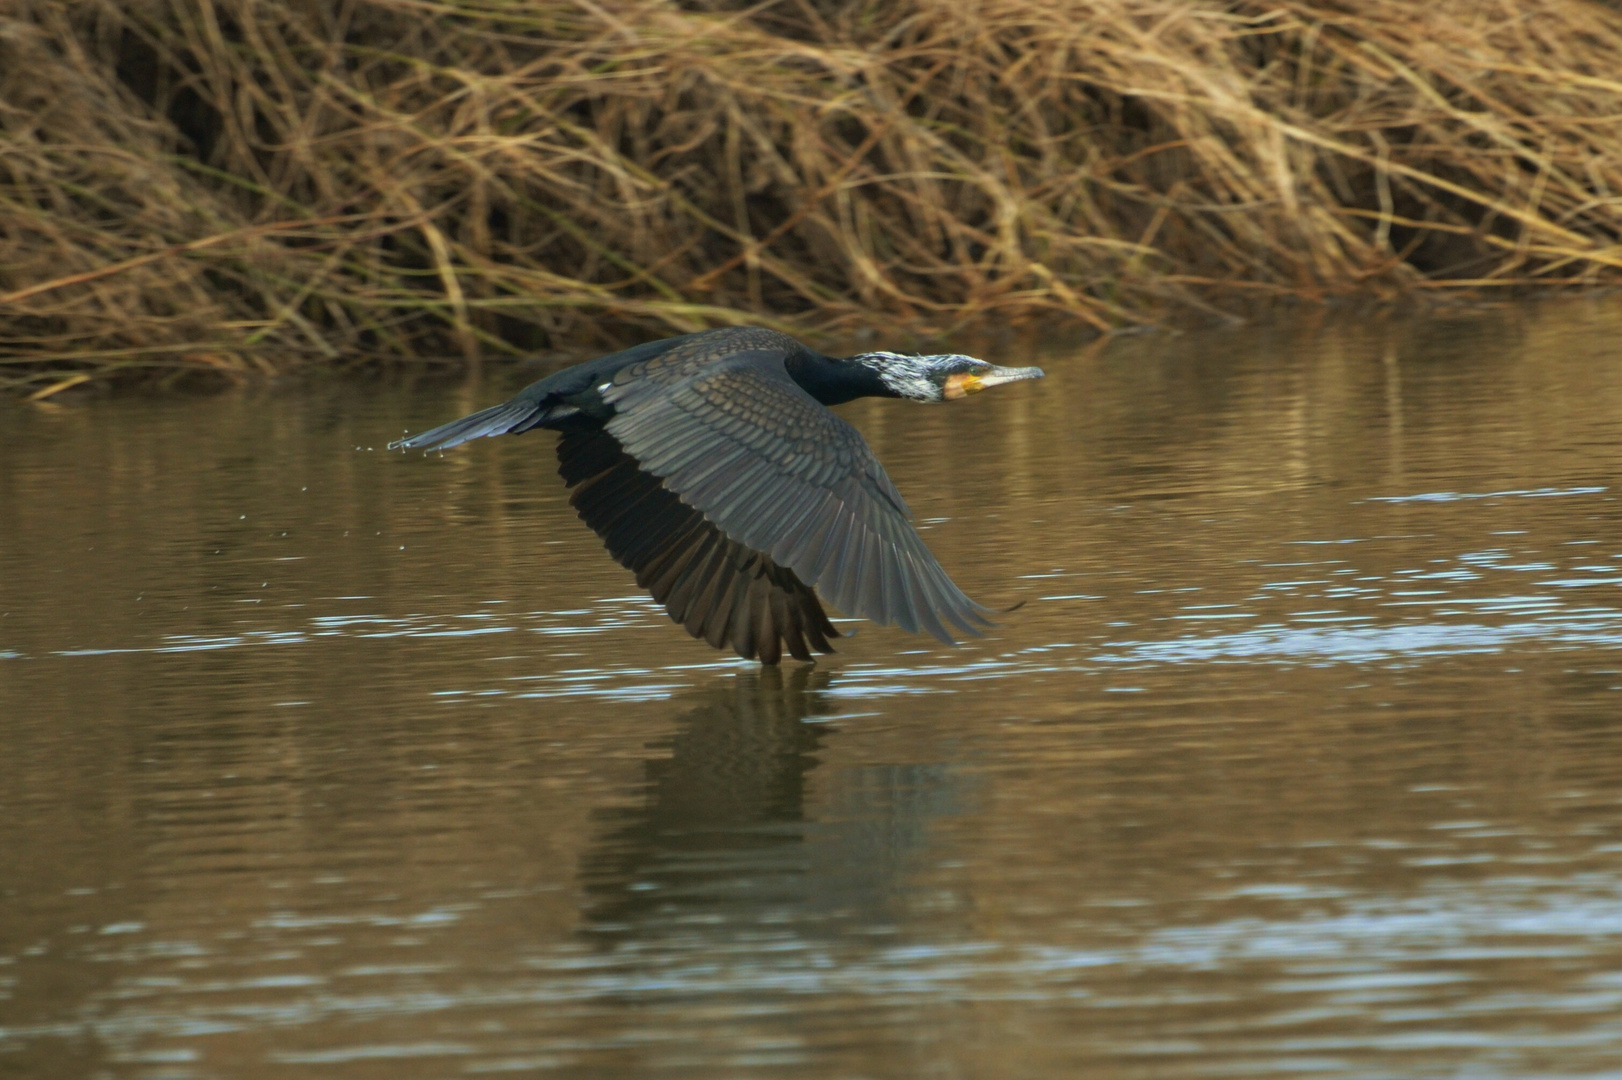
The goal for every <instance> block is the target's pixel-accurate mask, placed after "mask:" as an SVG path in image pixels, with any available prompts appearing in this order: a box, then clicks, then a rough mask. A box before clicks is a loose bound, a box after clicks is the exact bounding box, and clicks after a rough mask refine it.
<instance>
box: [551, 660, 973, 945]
mask: <svg viewBox="0 0 1622 1080" xmlns="http://www.w3.org/2000/svg"><path fill="white" fill-rule="evenodd" d="M835 678H836V676H833V675H831V674H830V673H828V672H825V671H820V670H817V669H815V668H809V667H799V668H794V669H790V670H788V671H784V670H782V669H780V668H764V669H761V670H758V671H752V672H739V673H738V674H736V675H734V676H733V677H732V679H731V680H730V681H729V683H728V685H726V686H724V687H722V688H719V689H716V690H713V691H709V692H707V693H706V694H704V695H703V699H702V700H701V701H700V703H699V704H697V705H696V706H693V707H690V708H689V709H688V710H687V711H686V712H685V713H683V714H682V716H681V717H680V718H679V719H678V720H677V721H676V731H675V733H674V735H673V736H672V737H671V739H670V742H669V744H668V745H669V750H670V754H669V756H668V757H659V758H656V759H654V760H650V761H649V762H648V763H647V766H646V769H647V783H646V796H645V800H644V801H643V803H642V804H641V805H639V806H636V807H633V808H629V809H619V810H613V811H608V812H606V813H605V814H604V819H605V822H606V823H607V826H608V827H607V828H606V829H605V831H604V833H603V834H602V836H601V838H600V840H599V841H598V842H597V843H596V844H595V845H594V846H593V849H592V851H591V852H590V853H588V854H587V856H586V857H585V859H584V860H583V862H582V868H581V875H582V879H583V885H584V890H585V893H586V895H587V910H586V912H585V916H586V927H585V929H586V932H587V933H588V934H590V935H591V936H592V937H593V938H594V939H596V940H597V941H598V942H599V943H601V944H603V945H605V946H612V945H615V944H619V943H621V942H625V941H627V940H644V939H648V938H668V937H672V936H681V935H684V934H686V933H693V932H696V933H699V934H701V935H702V936H704V937H706V938H713V937H715V936H721V935H725V934H727V933H728V932H729V931H751V930H753V931H759V930H762V929H766V928H768V927H769V928H770V929H771V930H772V932H775V933H782V932H785V931H787V932H790V933H804V932H808V931H810V932H814V931H812V928H813V927H817V926H820V927H822V928H823V929H824V930H825V931H832V930H833V929H834V928H836V927H844V928H847V929H848V928H850V927H851V925H852V924H857V925H861V926H863V927H866V928H868V929H871V928H873V927H874V926H885V925H889V924H890V923H891V922H892V917H893V915H895V914H898V913H896V912H894V910H893V909H894V904H895V901H896V894H897V888H896V885H897V878H898V876H899V875H901V874H902V873H903V872H904V871H905V869H906V868H907V867H908V866H909V865H911V864H912V863H913V862H914V861H915V855H916V853H917V852H918V851H919V850H920V849H921V848H922V847H923V846H924V844H925V842H926V840H927V838H928V835H929V831H930V826H931V823H932V822H933V821H934V820H935V819H938V818H939V817H941V816H942V815H948V814H953V813H957V812H961V810H962V809H963V808H964V807H963V805H962V803H963V799H964V795H965V790H964V785H963V782H962V780H961V778H960V777H959V776H957V775H956V774H954V773H952V772H951V771H950V770H948V769H947V768H945V767H943V766H939V765H879V766H861V767H843V768H840V769H838V770H836V771H835V772H833V773H832V774H828V775H827V776H825V777H824V778H822V780H821V782H819V783H818V784H816V785H815V798H814V802H813V799H812V796H811V793H812V789H813V785H812V784H811V783H810V779H809V776H810V773H811V772H812V771H813V770H814V769H816V768H817V766H818V764H819V753H820V752H822V751H823V750H824V749H825V747H826V745H827V743H828V741H829V740H830V739H832V738H834V737H836V736H837V735H838V734H839V729H838V727H837V726H836V724H833V723H826V722H822V721H823V720H824V718H827V717H830V716H833V715H835V714H836V713H838V712H839V711H841V708H840V706H841V702H840V699H839V698H837V697H835V696H833V695H830V694H829V693H828V692H827V691H828V690H829V689H830V687H831V686H832V685H833V681H834V680H835ZM808 809H810V810H812V811H813V812H814V813H815V814H816V815H818V816H820V818H821V820H817V818H816V817H814V816H811V815H810V814H808Z"/></svg>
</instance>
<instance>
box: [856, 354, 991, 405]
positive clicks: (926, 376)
mask: <svg viewBox="0 0 1622 1080" xmlns="http://www.w3.org/2000/svg"><path fill="white" fill-rule="evenodd" d="M856 359H858V360H861V361H864V362H868V366H869V367H871V368H872V369H873V370H874V371H875V372H877V373H878V376H879V381H880V382H882V383H884V385H885V386H886V387H888V388H889V389H890V391H891V392H892V393H894V394H897V395H899V396H901V397H904V398H911V399H912V400H914V401H944V400H946V399H945V396H944V394H943V393H942V390H941V383H942V380H941V379H939V378H936V377H935V371H936V369H937V368H939V367H940V366H941V365H943V364H945V363H947V362H948V361H952V360H967V359H970V358H969V357H966V356H958V355H957V354H955V353H948V354H945V355H942V356H908V355H907V354H905V353H893V352H868V353H862V354H861V355H860V356H858V357H856Z"/></svg>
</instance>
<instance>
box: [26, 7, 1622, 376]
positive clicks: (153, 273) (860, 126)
mask: <svg viewBox="0 0 1622 1080" xmlns="http://www.w3.org/2000/svg"><path fill="white" fill-rule="evenodd" d="M1619 56H1622V14H1619V13H1618V11H1616V10H1615V9H1614V8H1612V7H1610V6H1607V5H1604V4H1601V3H1597V2H1594V0H1425V2H1421V0H1339V2H1337V0H1272V2H1261V0H1232V2H1227V3H1215V2H1201V0H1115V2H1107V0H978V2H976V0H899V2H892V0H867V2H862V0H852V2H847V3H836V2H832V0H775V2H766V3H758V4H754V5H751V6H740V5H733V4H723V3H714V4H706V3H703V2H698V3H691V2H690V3H686V4H677V3H672V2H668V0H530V2H524V3H521V2H515V0H351V2H347V3H334V2H325V0H291V2H283V3H270V2H268V0H69V2H67V3H63V2H62V0H15V2H14V3H13V5H12V6H11V7H10V8H9V14H6V15H0V125H3V132H4V141H3V142H0V380H5V381H6V382H7V383H9V384H10V385H11V386H13V387H20V388H22V389H24V390H26V391H28V392H30V393H34V394H38V393H46V392H50V391H51V390H52V389H53V388H55V387H59V386H62V385H64V382H65V380H67V379H69V378H73V377H76V376H80V375H89V376H97V377H99V376H102V375H107V374H114V373H119V372H126V373H127V372H131V371H137V372H139V371H145V370H153V369H156V370H159V371H176V372H185V371H193V370H206V371H216V372H220V373H224V374H226V375H228V376H234V377H240V376H244V375H246V374H248V373H252V372H256V371H275V370H283V369H286V368H288V367H290V366H293V365H296V364H298V363H300V362H304V361H308V360H311V359H315V360H324V361H326V362H330V363H334V364H348V363H353V362H356V361H361V360H370V359H375V358H378V357H393V358H406V359H410V358H438V357H443V356H446V355H449V356H453V357H466V358H477V357H479V356H481V355H491V354H499V353H503V352H513V351H526V350H533V349H537V348H543V347H549V346H556V345H560V344H579V345H588V344H590V345H595V344H604V343H606V342H607V340H608V339H609V338H611V337H613V336H624V337H629V336H635V335H637V334H652V333H656V332H665V331H673V330H687V329H692V328H695V327H698V326H702V325H706V324H713V323H717V322H725V321H738V320H748V321H756V322H759V321H766V322H773V323H775V324H777V325H782V326H786V327H791V328H797V329H799V330H802V331H806V330H809V331H813V332H815V331H818V330H827V329H830V328H844V329H848V328H854V327H856V326H860V325H884V326H890V327H894V326H896V325H898V324H903V323H905V324H908V325H909V326H912V327H915V328H917V329H918V330H919V331H921V332H928V331H938V330H943V329H947V328H950V327H952V326H954V325H959V324H962V323H964V322H966V321H970V320H975V319H980V318H984V317H987V316H990V317H993V318H998V319H1003V320H1007V319H1016V318H1024V317H1029V316H1035V315H1041V314H1062V315H1065V316H1070V317H1074V318H1077V319H1081V320H1085V321H1086V322H1087V323H1089V324H1091V325H1093V326H1095V327H1097V328H1099V329H1101V330H1103V329H1110V328H1115V327H1121V326H1128V325H1133V324H1139V323H1145V322H1155V321H1159V320H1162V319H1166V318H1170V317H1175V316H1177V315H1178V314H1179V313H1188V312H1198V311H1204V312H1211V311H1232V310H1235V309H1238V308H1240V307H1242V306H1244V305H1246V304H1248V303H1249V302H1250V301H1251V300H1252V299H1253V298H1255V297H1258V296H1290V297H1307V298H1319V297H1326V296H1330V295H1347V294H1366V295H1373V296H1377V297H1385V298H1390V297H1394V296H1398V295H1401V294H1404V293H1408V292H1411V291H1412V290H1415V289H1431V290H1434V289H1447V288H1475V289H1479V288H1485V287H1498V286H1520V285H1537V284H1594V283H1601V282H1611V281H1615V280H1616V279H1617V277H1618V271H1619V269H1622V194H1619V193H1622V76H1619V75H1618V74H1617V71H1618V62H1617V58H1618V57H1619Z"/></svg>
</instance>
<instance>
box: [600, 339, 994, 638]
mask: <svg viewBox="0 0 1622 1080" xmlns="http://www.w3.org/2000/svg"><path fill="white" fill-rule="evenodd" d="M783 340H785V341H787V340H789V339H783ZM695 344H696V343H695ZM761 345H763V346H766V347H757V348H751V349H746V350H741V351H733V352H729V353H727V354H725V355H722V356H719V357H718V356H717V355H716V354H715V352H714V351H712V350H710V349H700V348H677V349H672V350H670V351H669V352H667V353H666V354H664V355H662V356H660V357H657V358H653V359H650V360H648V361H646V362H643V363H638V364H632V365H628V366H626V367H625V368H622V369H621V370H620V371H619V372H617V373H616V374H615V376H614V378H613V382H612V384H611V385H610V386H608V388H607V389H606V390H604V392H603V399H604V400H605V401H606V402H607V403H609V404H611V405H613V406H614V408H615V415H614V417H613V418H612V419H610V420H609V421H608V424H607V430H608V432H609V434H611V435H613V436H614V438H615V439H616V440H617V441H618V442H619V444H620V445H621V446H622V447H624V449H625V451H626V453H628V454H629V455H630V456H631V457H632V458H634V459H635V460H636V462H637V464H638V465H639V466H640V467H641V469H642V470H645V471H646V472H648V473H651V474H652V475H654V476H656V477H658V478H660V479H661V480H663V482H664V487H666V488H668V489H669V490H670V491H673V492H675V493H676V494H677V495H679V496H680V497H681V500H682V502H684V503H686V504H687V505H689V506H692V507H694V508H696V509H697V510H698V511H700V512H701V513H702V514H703V516H704V518H705V519H707V520H708V521H710V522H712V523H714V524H715V525H716V526H718V527H719V528H720V530H721V531H722V532H723V533H725V535H726V537H727V538H728V539H729V540H731V541H733V542H735V543H737V544H739V545H742V546H743V547H744V548H747V549H750V550H751V551H753V552H758V553H761V554H763V555H765V556H767V557H768V558H769V559H770V561H771V562H772V563H774V564H776V566H778V567H786V568H788V569H790V570H792V571H793V572H794V575H795V576H796V577H798V579H799V580H800V581H802V582H804V583H805V584H807V585H813V586H815V587H816V588H817V589H819V590H820V591H821V593H822V595H823V596H824V597H825V598H827V599H828V600H830V601H832V602H833V604H834V605H835V606H837V607H839V608H840V609H841V610H843V611H845V612H847V613H849V614H852V615H860V616H862V617H864V618H868V619H871V620H873V621H874V622H877V623H895V624H899V625H900V626H901V627H902V628H904V629H906V630H910V631H917V630H920V629H923V630H928V631H929V632H930V633H932V634H934V635H935V636H936V637H938V638H940V639H941V640H942V641H947V642H950V641H953V640H954V638H953V633H954V632H961V633H964V634H973V635H978V634H979V633H980V632H981V629H982V628H983V627H984V626H987V625H989V624H990V620H989V619H988V618H987V614H988V613H987V611H986V609H985V608H982V607H981V606H980V605H978V604H976V603H975V602H974V601H973V600H970V599H969V598H968V597H967V596H965V595H964V594H963V592H962V590H960V589H959V588H958V587H957V586H956V585H955V584H953V583H952V580H951V578H949V577H947V576H946V571H945V570H943V569H941V565H940V563H938V562H936V561H935V557H934V556H933V555H932V554H930V551H929V549H928V548H927V547H926V546H925V545H924V542H923V540H922V539H921V538H920V537H919V535H918V533H917V532H916V531H915V530H914V529H913V527H912V524H911V521H910V515H909V514H908V511H907V508H906V504H905V503H904V502H902V500H901V496H900V494H899V493H897V492H896V490H895V486H894V485H893V484H892V483H891V482H890V478H889V477H888V476H886V475H885V472H884V469H883V467H882V466H880V465H879V462H878V459H877V458H875V457H874V456H873V451H872V450H871V449H870V448H869V447H868V445H867V442H866V441H865V440H864V439H863V438H862V436H861V433H860V432H858V431H857V430H856V429H855V428H853V427H851V426H850V425H849V424H847V423H846V422H845V421H843V420H841V419H840V418H839V417H837V416H835V415H834V414H833V413H831V412H829V411H828V409H826V408H825V407H823V405H822V404H821V403H819V402H818V401H817V400H816V399H815V398H813V397H811V395H809V394H807V393H806V392H805V391H804V390H802V389H801V388H800V387H799V385H798V384H797V383H795V382H794V380H793V379H791V378H790V377H789V374H788V371H787V369H786V368H785V367H784V360H785V358H786V356H787V351H786V349H784V348H779V347H774V346H773V343H770V342H768V341H762V342H761Z"/></svg>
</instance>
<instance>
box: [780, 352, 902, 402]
mask: <svg viewBox="0 0 1622 1080" xmlns="http://www.w3.org/2000/svg"><path fill="white" fill-rule="evenodd" d="M785 366H786V367H787V368H788V373H789V377H790V378H792V379H793V380H794V381H795V382H797V383H799V384H800V389H802V390H804V391H805V392H806V393H808V394H810V395H811V396H812V397H814V398H816V399H817V400H818V401H820V402H822V403H823V404H824V405H839V404H841V403H843V402H846V401H854V400H855V399H856V398H859V397H896V396H898V395H897V394H896V392H895V391H894V390H891V389H890V388H889V387H888V386H886V385H885V384H884V380H882V379H880V378H879V373H878V372H876V371H874V370H873V369H872V368H870V367H868V366H867V365H866V364H863V363H861V362H859V361H857V360H848V359H845V358H842V357H838V356H823V355H822V354H821V353H816V352H812V351H811V350H809V349H807V350H805V351H804V352H802V353H801V354H800V355H798V356H794V357H790V358H789V360H788V361H787V362H786V364H785Z"/></svg>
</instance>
